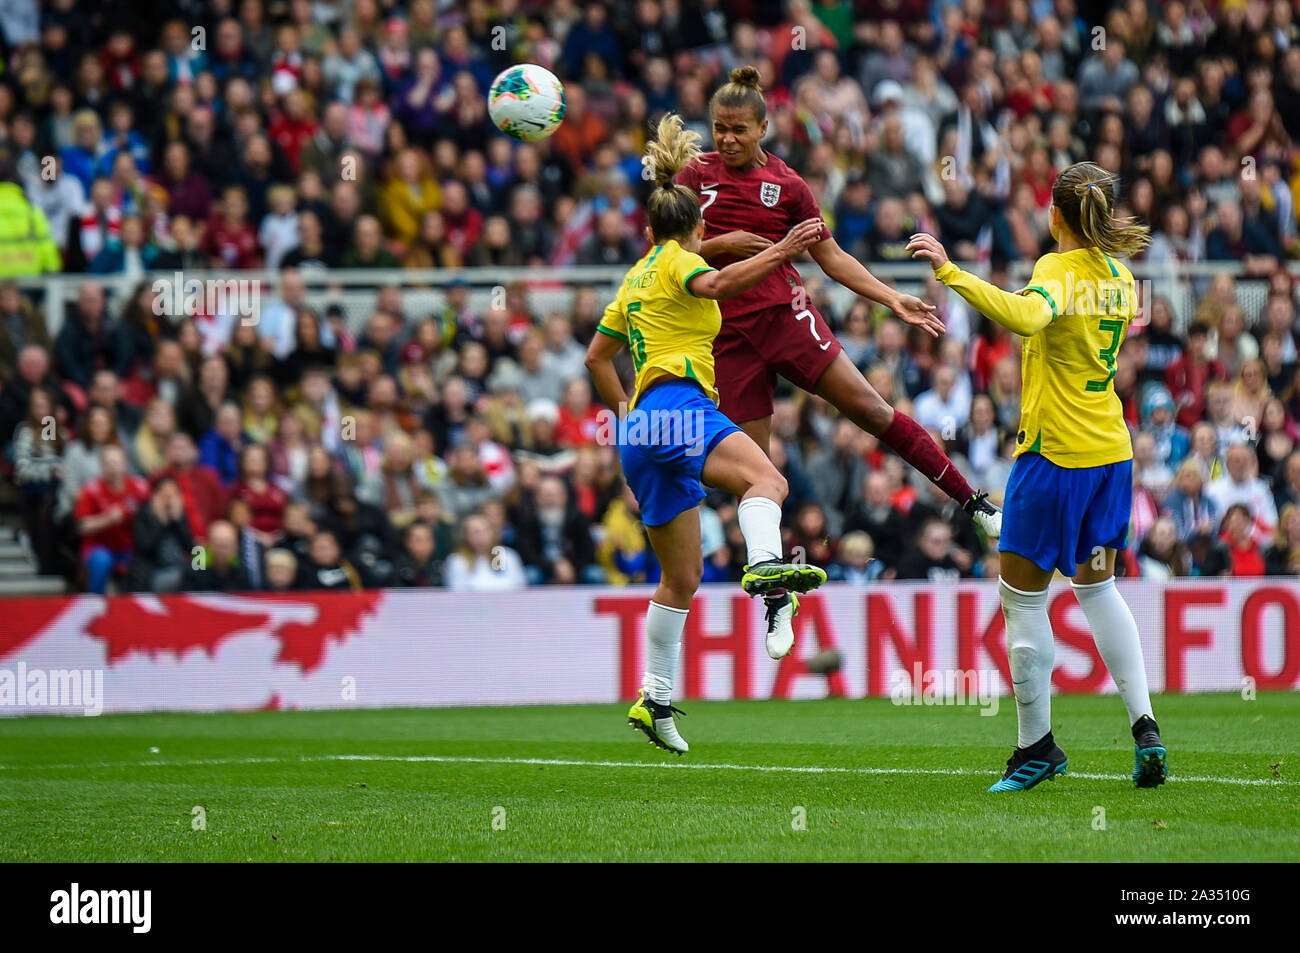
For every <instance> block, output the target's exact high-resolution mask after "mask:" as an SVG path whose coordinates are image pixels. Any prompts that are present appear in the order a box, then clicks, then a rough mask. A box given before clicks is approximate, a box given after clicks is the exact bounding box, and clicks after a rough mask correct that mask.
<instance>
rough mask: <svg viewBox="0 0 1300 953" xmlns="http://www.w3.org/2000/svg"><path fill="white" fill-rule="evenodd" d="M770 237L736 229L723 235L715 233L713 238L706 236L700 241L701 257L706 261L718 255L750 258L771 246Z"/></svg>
mask: <svg viewBox="0 0 1300 953" xmlns="http://www.w3.org/2000/svg"><path fill="white" fill-rule="evenodd" d="M771 247H772V242H771V240H770V239H767V238H764V237H763V236H762V235H755V234H754V233H753V232H744V231H735V232H725V233H724V234H722V235H714V236H713V237H712V238H706V239H705V240H704V241H703V242H701V243H700V257H701V258H703V259H704V260H705V261H712V260H713V259H714V257H715V256H717V255H735V256H736V257H737V258H748V257H749V256H751V255H757V254H758V253H759V252H761V251H762V250H763V249H764V248H771Z"/></svg>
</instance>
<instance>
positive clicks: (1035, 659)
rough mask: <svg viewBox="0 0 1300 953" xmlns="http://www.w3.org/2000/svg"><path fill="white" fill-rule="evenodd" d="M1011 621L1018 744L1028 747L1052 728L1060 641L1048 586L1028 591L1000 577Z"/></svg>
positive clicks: (1001, 593)
mask: <svg viewBox="0 0 1300 953" xmlns="http://www.w3.org/2000/svg"><path fill="white" fill-rule="evenodd" d="M998 597H999V598H1000V599H1001V600H1002V616H1003V618H1004V619H1006V624H1007V659H1008V661H1009V662H1010V663H1011V680H1012V683H1013V684H1012V686H1011V688H1012V691H1014V692H1015V693H1016V716H1017V723H1018V724H1019V726H1020V728H1019V740H1018V741H1017V742H1016V744H1017V746H1018V747H1021V748H1027V747H1029V746H1030V745H1032V744H1033V743H1034V742H1036V741H1038V740H1039V739H1041V738H1042V737H1043V736H1044V735H1046V734H1047V733H1048V732H1049V731H1051V730H1052V667H1053V665H1055V663H1056V641H1055V639H1053V637H1052V623H1051V620H1050V619H1048V617H1047V590H1046V589H1044V590H1043V591H1041V592H1025V591H1024V590H1022V589H1016V588H1015V587H1013V586H1008V585H1007V584H1006V582H1005V581H1003V580H1002V578H1001V577H998Z"/></svg>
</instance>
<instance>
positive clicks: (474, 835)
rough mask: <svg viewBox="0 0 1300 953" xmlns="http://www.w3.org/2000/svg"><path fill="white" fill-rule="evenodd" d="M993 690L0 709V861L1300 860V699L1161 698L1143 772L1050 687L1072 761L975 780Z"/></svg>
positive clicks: (1111, 718)
mask: <svg viewBox="0 0 1300 953" xmlns="http://www.w3.org/2000/svg"><path fill="white" fill-rule="evenodd" d="M1002 702H1003V703H1002V705H1001V711H1000V712H999V714H998V715H997V716H995V717H984V716H981V715H980V714H979V710H978V709H977V708H957V707H946V708H940V707H903V706H895V705H893V704H891V703H890V701H888V700H884V699H878V700H870V701H843V700H827V701H816V702H725V703H717V702H715V703H705V702H696V703H694V704H692V703H689V702H684V703H683V706H684V707H685V708H686V709H687V711H688V715H687V717H686V718H685V719H683V720H682V721H681V728H682V733H683V734H684V735H685V737H686V738H687V739H688V740H689V741H690V742H691V745H692V750H691V752H690V754H689V755H687V756H685V757H682V758H677V757H675V756H673V755H670V754H668V753H666V752H662V751H659V750H657V749H655V748H653V747H651V746H650V745H649V744H648V743H646V741H645V739H644V737H643V736H642V735H641V734H640V733H638V732H633V731H632V730H631V729H629V728H628V727H627V724H626V721H625V718H624V713H625V711H626V708H627V706H626V704H624V705H621V706H620V705H600V706H595V705H588V706H575V707H547V708H491V709H428V710H389V711H340V712H276V713H255V714H222V715H177V714H156V715H127V716H103V717H100V718H90V719H86V718H58V717H48V718H47V717H42V718H26V719H0V861H22V860H32V861H122V860H130V861H164V860H180V861H264V860H269V861H274V860H320V861H326V860H488V861H492V860H626V861H632V860H721V861H746V860H782V861H801V860H1049V861H1069V860H1144V861H1146V860H1155V861H1160V860H1265V859H1273V860H1284V859H1290V860H1293V859H1295V858H1296V857H1300V760H1298V759H1297V754H1298V753H1300V752H1298V750H1297V749H1298V748H1300V695H1298V694H1272V695H1268V694H1263V695H1260V696H1259V697H1258V698H1257V699H1255V700H1252V701H1245V700H1243V699H1242V698H1241V697H1240V696H1238V695H1201V696H1164V697H1157V698H1156V710H1157V714H1158V716H1159V718H1160V723H1161V726H1162V729H1163V732H1164V736H1165V742H1166V744H1167V745H1168V746H1169V751H1170V763H1171V767H1172V770H1173V774H1174V777H1173V780H1172V781H1171V782H1170V783H1169V784H1167V785H1165V786H1164V787H1163V788H1160V789H1157V790H1141V791H1139V790H1135V789H1134V788H1133V786H1132V784H1131V782H1130V781H1129V780H1128V778H1127V774H1128V772H1129V771H1130V770H1131V768H1132V761H1133V755H1132V750H1133V748H1132V741H1131V739H1130V737H1129V735H1128V732H1127V730H1126V727H1125V719H1124V713H1123V708H1122V706H1121V704H1120V702H1119V700H1118V699H1117V698H1115V697H1113V696H1112V697H1099V698H1098V697H1058V698H1057V699H1056V700H1055V702H1054V711H1053V715H1054V719H1053V722H1054V730H1055V731H1056V734H1057V739H1058V741H1059V742H1060V743H1061V745H1062V746H1063V747H1064V748H1065V750H1066V753H1067V754H1068V755H1069V757H1070V773H1069V774H1067V775H1066V776H1065V777H1063V778H1060V779H1057V780H1055V781H1053V782H1050V783H1044V784H1042V785H1040V786H1039V787H1038V788H1036V789H1035V790H1033V791H1030V792H1028V793H1025V794H1003V795H992V794H988V793H986V791H985V789H986V788H987V787H988V785H989V784H990V783H991V782H992V781H993V780H994V779H995V778H996V777H997V775H998V773H999V771H1000V768H1001V766H1002V763H1003V761H1005V759H1006V757H1007V754H1008V753H1009V747H1010V743H1011V741H1012V740H1013V739H1014V736H1015V713H1014V706H1013V705H1012V704H1010V703H1009V700H1007V699H1003V700H1002ZM155 748H156V749H157V750H156V751H154V750H153V749H155ZM195 808H202V809H203V810H202V811H201V812H195V810H194V809H195ZM1103 812H1104V813H1103ZM1103 820H1104V829H1097V828H1098V827H1100V825H1101V822H1102V821H1103ZM200 821H202V822H203V823H200ZM196 828H200V829H196ZM800 828H803V829H800Z"/></svg>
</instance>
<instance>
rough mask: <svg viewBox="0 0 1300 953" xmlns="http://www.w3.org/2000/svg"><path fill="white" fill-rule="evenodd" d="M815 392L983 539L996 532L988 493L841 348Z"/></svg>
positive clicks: (997, 516)
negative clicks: (934, 490)
mask: <svg viewBox="0 0 1300 953" xmlns="http://www.w3.org/2000/svg"><path fill="white" fill-rule="evenodd" d="M817 396H818V397H821V398H823V399H825V400H826V401H828V402H830V403H831V404H832V405H833V406H834V407H836V408H837V409H838V410H839V412H840V413H842V414H843V415H844V416H846V417H848V418H849V420H851V421H853V422H854V423H855V424H857V425H858V426H859V427H861V428H862V429H863V430H865V431H866V432H867V433H869V434H872V435H873V436H875V437H878V438H879V439H880V441H881V442H882V443H884V444H885V445H886V446H887V447H889V448H890V449H891V450H893V451H894V452H895V453H897V454H898V455H899V456H900V457H902V458H903V459H904V460H906V461H907V462H908V463H909V464H911V465H912V466H913V467H915V468H916V469H917V470H920V471H921V473H923V474H924V475H925V476H926V478H927V479H929V481H930V482H931V483H933V484H934V485H935V486H937V487H938V488H939V489H941V490H943V492H944V493H947V494H948V495H949V496H950V497H952V498H953V499H954V500H956V501H957V502H958V503H960V504H961V506H962V508H963V509H964V510H965V511H966V512H967V513H969V514H970V516H971V518H972V519H974V520H975V522H976V523H977V524H978V525H979V527H980V528H981V529H982V530H984V532H985V533H986V534H987V535H988V536H989V537H991V538H994V539H996V538H997V537H999V536H1001V535H1002V512H1001V511H1000V510H998V509H997V507H995V506H993V504H991V503H990V502H989V501H988V494H987V493H977V492H976V491H975V490H974V489H973V488H972V487H971V485H970V484H969V483H967V482H966V478H965V477H964V476H962V474H961V471H959V470H958V469H957V468H956V467H955V466H953V463H952V460H950V459H949V458H948V455H947V454H946V453H944V452H943V449H942V448H941V447H940V446H939V445H938V444H936V443H935V442H934V440H933V438H931V436H930V435H929V434H928V433H926V431H925V428H924V427H922V426H921V425H920V424H918V423H917V422H916V421H915V420H913V419H912V418H911V417H909V416H907V415H906V414H900V413H898V411H896V410H895V409H894V408H893V407H891V406H890V405H889V402H888V401H886V400H885V399H884V398H883V397H881V396H880V394H879V393H878V392H877V391H876V389H875V388H874V387H872V386H871V384H870V383H868V381H867V379H866V378H865V377H863V376H862V372H861V371H859V370H858V369H857V367H856V366H854V364H853V362H852V361H851V360H849V357H848V355H847V354H845V353H844V352H842V351H841V352H840V354H839V355H838V356H837V357H836V358H835V360H834V361H832V362H831V366H830V367H828V368H827V369H826V372H825V373H824V374H822V376H821V379H820V380H819V381H818V382H817ZM769 426H770V425H769Z"/></svg>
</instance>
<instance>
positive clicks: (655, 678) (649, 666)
mask: <svg viewBox="0 0 1300 953" xmlns="http://www.w3.org/2000/svg"><path fill="white" fill-rule="evenodd" d="M688 611H689V610H687V609H674V608H672V607H671V606H661V605H660V604H659V603H657V602H655V601H653V600H651V602H650V608H649V609H647V610H646V614H645V677H644V678H642V679H641V689H642V690H643V691H644V692H645V694H646V697H647V698H649V699H650V700H651V701H653V702H656V703H657V704H660V705H667V704H668V703H669V702H671V701H672V698H673V676H674V675H676V673H677V655H678V653H679V652H680V651H681V648H682V629H683V628H684V627H685V625H686V613H687V612H688Z"/></svg>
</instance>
